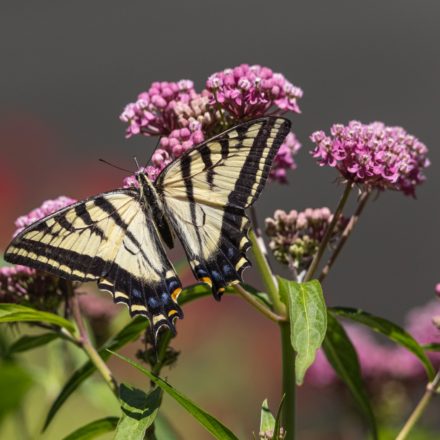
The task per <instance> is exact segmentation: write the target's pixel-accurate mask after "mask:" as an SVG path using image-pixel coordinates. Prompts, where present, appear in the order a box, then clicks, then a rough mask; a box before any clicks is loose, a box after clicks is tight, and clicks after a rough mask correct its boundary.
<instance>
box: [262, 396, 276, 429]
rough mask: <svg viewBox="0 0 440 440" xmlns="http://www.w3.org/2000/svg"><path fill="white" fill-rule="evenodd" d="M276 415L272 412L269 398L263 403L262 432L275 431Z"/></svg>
mask: <svg viewBox="0 0 440 440" xmlns="http://www.w3.org/2000/svg"><path fill="white" fill-rule="evenodd" d="M274 429H275V417H274V416H273V414H272V413H271V412H270V409H269V404H268V402H267V399H264V402H263V405H261V416H260V432H275V431H274Z"/></svg>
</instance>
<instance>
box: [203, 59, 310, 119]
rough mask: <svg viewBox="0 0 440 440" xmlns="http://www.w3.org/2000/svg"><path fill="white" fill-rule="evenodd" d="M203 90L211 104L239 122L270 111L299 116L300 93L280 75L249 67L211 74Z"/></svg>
mask: <svg viewBox="0 0 440 440" xmlns="http://www.w3.org/2000/svg"><path fill="white" fill-rule="evenodd" d="M206 88H207V89H208V91H209V92H210V93H211V104H212V105H218V106H220V107H221V108H222V109H224V110H226V111H227V112H228V113H229V115H230V116H231V117H232V118H233V119H235V120H239V121H240V120H243V119H253V118H258V117H261V116H264V115H265V114H267V112H268V111H269V110H270V109H271V108H275V109H278V110H280V111H282V112H287V111H291V112H294V113H300V109H299V106H298V100H299V99H301V98H302V96H303V91H302V90H301V89H300V88H299V87H296V86H294V85H293V84H292V83H291V82H290V81H288V80H287V79H286V78H285V77H284V75H283V74H281V73H274V72H273V71H272V69H269V68H268V67H264V66H259V65H253V66H250V65H249V64H241V65H240V66H236V67H234V68H232V69H225V70H223V71H221V72H216V73H214V74H212V75H211V76H210V77H209V78H208V80H207V81H206Z"/></svg>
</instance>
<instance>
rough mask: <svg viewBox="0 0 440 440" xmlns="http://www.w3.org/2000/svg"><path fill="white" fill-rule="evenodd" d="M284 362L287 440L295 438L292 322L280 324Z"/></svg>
mask: <svg viewBox="0 0 440 440" xmlns="http://www.w3.org/2000/svg"><path fill="white" fill-rule="evenodd" d="M280 330H281V349H282V362H283V394H284V402H283V408H282V412H281V426H282V427H283V428H284V429H285V430H286V437H285V440H294V439H295V391H296V384H295V352H294V351H293V347H292V344H291V342H290V323H289V322H283V323H281V324H280Z"/></svg>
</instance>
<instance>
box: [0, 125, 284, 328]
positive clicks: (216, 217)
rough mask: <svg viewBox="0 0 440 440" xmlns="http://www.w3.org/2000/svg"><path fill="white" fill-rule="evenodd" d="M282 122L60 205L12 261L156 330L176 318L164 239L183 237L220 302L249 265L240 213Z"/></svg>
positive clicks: (234, 131)
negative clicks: (110, 303) (93, 293)
mask: <svg viewBox="0 0 440 440" xmlns="http://www.w3.org/2000/svg"><path fill="white" fill-rule="evenodd" d="M289 129H290V122H289V121H287V120H286V119H283V118H278V117H265V118H261V119H257V120H254V121H249V122H245V123H243V124H240V125H238V126H235V127H232V128H231V129H229V130H227V131H225V132H223V133H220V134H219V135H217V136H215V137H213V138H212V139H209V140H208V141H206V142H203V143H202V144H200V145H199V146H197V147H195V148H194V149H192V150H190V151H187V152H186V153H185V154H183V155H182V156H181V157H180V158H179V159H177V160H175V161H174V162H172V163H171V164H169V165H168V166H167V167H166V168H165V169H164V170H163V171H162V172H161V173H160V175H159V176H158V177H157V179H156V181H155V182H152V181H151V180H150V179H149V178H148V176H146V175H145V174H144V173H142V172H140V173H138V174H137V181H138V184H139V188H135V187H130V188H125V189H120V190H115V191H111V192H107V193H103V194H99V195H97V196H95V197H91V198H89V199H87V200H84V201H82V202H78V203H76V204H74V205H71V206H68V207H66V208H63V209H61V210H60V211H58V212H55V213H54V214H52V215H50V216H48V217H45V218H44V219H41V220H39V221H37V222H36V223H34V224H31V225H30V226H29V227H28V228H27V229H25V230H24V231H22V232H21V233H20V234H18V235H17V236H16V237H15V238H14V239H13V241H12V242H11V244H10V245H9V247H8V248H7V250H6V253H5V259H6V260H7V261H9V262H11V263H16V264H23V265H27V266H30V267H34V268H36V269H39V270H43V271H47V272H51V273H53V274H55V275H58V276H60V277H63V278H66V279H69V280H73V281H92V280H95V281H97V283H98V287H99V288H100V289H102V290H106V291H109V292H110V293H111V294H112V295H113V298H114V301H115V302H122V303H125V304H127V306H128V307H129V310H130V313H131V315H137V314H141V315H145V316H147V317H148V318H149V319H150V321H151V323H152V325H153V331H154V332H155V334H156V333H157V331H158V330H159V328H160V327H161V326H167V327H169V328H171V329H172V330H174V321H175V318H177V317H180V318H181V317H183V312H182V310H181V309H180V307H179V305H178V302H177V298H178V296H179V294H180V292H181V290H182V286H181V283H180V280H179V278H178V276H177V274H176V272H175V270H174V268H173V266H172V264H171V262H170V261H169V259H168V257H167V255H166V252H165V249H164V246H163V243H165V244H166V245H167V246H168V247H169V248H172V247H173V237H174V236H175V237H177V238H178V239H179V241H180V242H181V243H182V245H183V248H184V250H185V253H186V256H187V258H188V261H189V263H190V266H191V268H192V271H193V274H194V276H195V278H196V279H197V280H199V281H200V282H203V283H206V284H208V285H209V286H210V287H211V288H212V291H213V294H214V297H215V298H216V299H220V297H221V295H222V293H223V292H224V290H225V288H226V287H227V286H228V285H231V284H235V283H239V282H241V281H242V278H241V275H242V272H243V270H244V269H245V268H246V267H248V266H249V265H250V263H249V261H248V259H247V257H246V250H247V249H248V247H249V246H250V243H249V240H248V237H247V234H248V230H249V220H248V218H247V216H246V213H245V210H246V208H248V207H249V206H251V205H252V204H253V203H254V202H255V200H256V199H257V197H258V196H259V194H260V193H261V191H262V189H263V187H264V184H265V182H266V180H267V177H268V175H269V172H270V168H271V165H272V161H273V159H274V157H275V154H276V152H277V151H278V149H279V147H280V145H281V143H282V142H283V141H284V139H285V137H286V135H287V133H288V132H289Z"/></svg>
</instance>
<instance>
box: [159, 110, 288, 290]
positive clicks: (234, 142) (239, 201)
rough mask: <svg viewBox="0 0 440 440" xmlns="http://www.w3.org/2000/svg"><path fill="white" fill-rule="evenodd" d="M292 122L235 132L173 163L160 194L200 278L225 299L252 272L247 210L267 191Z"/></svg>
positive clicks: (272, 121) (266, 122) (250, 125)
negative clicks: (247, 271)
mask: <svg viewBox="0 0 440 440" xmlns="http://www.w3.org/2000/svg"><path fill="white" fill-rule="evenodd" d="M289 129H290V122H289V121H287V120H286V119H283V118H274V117H266V118H262V119H259V120H255V121H250V122H247V123H244V124H241V125H239V126H237V127H234V128H232V129H230V130H228V131H226V132H224V133H221V134H220V135H218V136H216V137H214V138H213V139H210V140H209V141H206V142H205V143H203V144H201V145H200V146H199V147H198V148H196V149H194V150H191V151H189V152H188V153H186V154H184V155H183V156H182V157H181V159H180V160H178V161H175V162H173V163H171V164H170V165H169V166H168V167H167V168H166V169H165V170H164V171H163V172H162V174H161V175H160V176H159V178H158V181H157V189H158V192H159V193H160V194H162V198H163V202H164V206H165V209H166V211H167V214H168V216H169V218H170V221H171V223H172V225H173V227H174V229H175V230H176V233H177V235H178V237H179V238H180V240H181V241H182V244H183V246H184V248H185V251H186V253H187V256H188V259H189V261H190V264H191V267H192V269H193V272H194V275H195V276H196V278H197V279H198V280H200V281H202V282H206V283H208V284H210V285H211V286H212V289H213V293H214V296H215V297H216V298H219V297H220V295H221V293H222V292H223V290H224V289H225V287H226V286H227V285H229V284H234V283H237V282H240V281H241V273H242V271H243V270H244V269H245V268H246V267H248V266H249V261H248V259H247V258H246V250H247V249H248V247H249V245H250V244H249V240H248V238H247V234H248V230H249V220H248V218H247V217H246V214H245V209H246V208H248V207H249V206H251V205H252V204H253V203H254V202H255V200H256V199H257V197H258V196H259V194H260V193H261V190H262V189H263V187H264V184H265V182H266V180H267V177H268V175H269V172H270V168H271V165H272V161H273V159H274V157H275V155H276V152H277V151H278V149H279V147H280V146H281V144H282V142H283V141H284V139H285V137H286V136H287V134H288V132H289Z"/></svg>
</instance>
